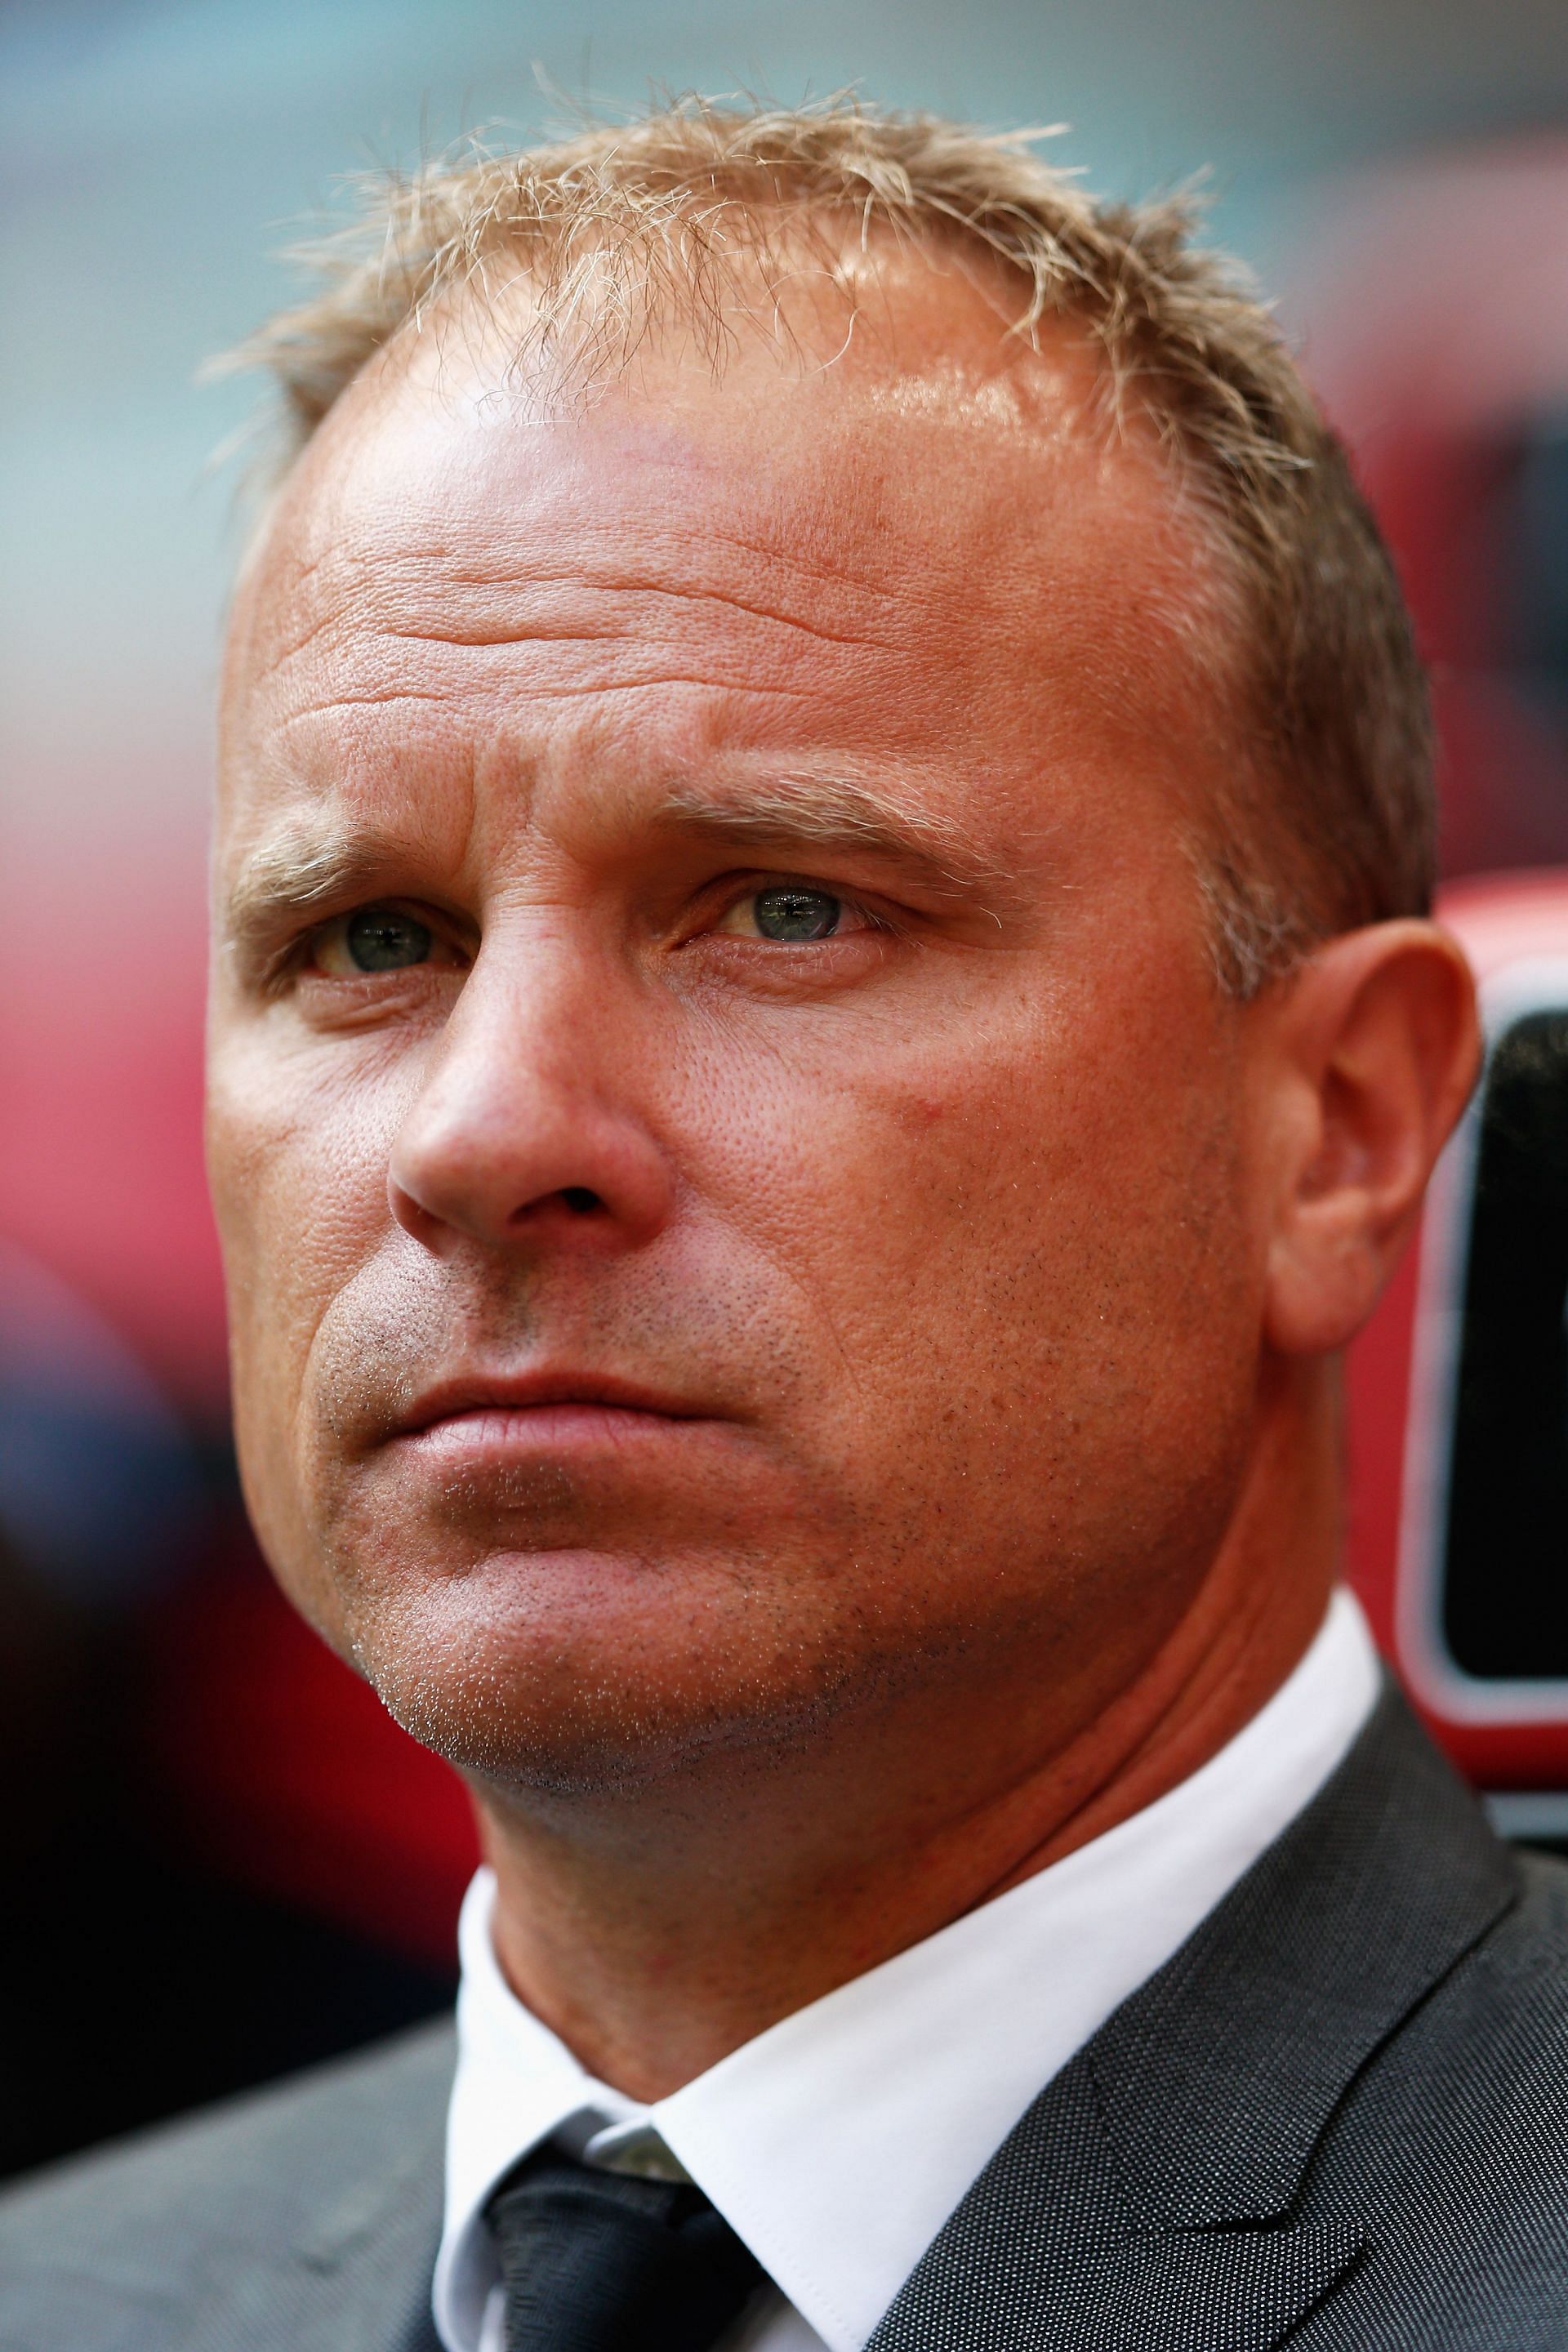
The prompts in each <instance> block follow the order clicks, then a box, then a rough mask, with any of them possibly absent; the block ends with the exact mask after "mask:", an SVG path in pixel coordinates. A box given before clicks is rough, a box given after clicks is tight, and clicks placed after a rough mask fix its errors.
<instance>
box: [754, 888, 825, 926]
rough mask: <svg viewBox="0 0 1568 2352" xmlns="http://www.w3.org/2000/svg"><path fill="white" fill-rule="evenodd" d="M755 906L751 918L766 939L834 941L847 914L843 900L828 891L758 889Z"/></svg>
mask: <svg viewBox="0 0 1568 2352" xmlns="http://www.w3.org/2000/svg"><path fill="white" fill-rule="evenodd" d="M752 907H753V909H754V912H753V917H752V919H753V920H754V922H755V923H756V926H757V929H758V930H759V932H760V933H761V934H762V936H763V939H764V940H826V939H831V938H832V936H833V934H834V932H835V931H836V930H837V929H838V925H839V921H840V919H841V917H842V915H843V912H844V908H843V904H842V901H841V900H839V899H837V898H834V897H833V896H832V895H831V894H830V893H829V892H828V891H826V890H803V889H800V888H798V887H795V886H794V885H786V886H784V887H779V888H775V889H772V890H759V891H758V892H757V895H756V897H755V898H754V899H753V900H752Z"/></svg>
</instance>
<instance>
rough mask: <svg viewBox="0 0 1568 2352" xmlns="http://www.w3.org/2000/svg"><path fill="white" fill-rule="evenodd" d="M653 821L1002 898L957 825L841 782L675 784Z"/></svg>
mask: <svg viewBox="0 0 1568 2352" xmlns="http://www.w3.org/2000/svg"><path fill="white" fill-rule="evenodd" d="M653 816H654V822H655V823H656V824H664V825H667V826H673V827H678V828H679V829H680V830H682V831H690V832H698V833H703V834H708V835H716V836H719V837H720V838H721V839H723V840H726V841H731V842H733V843H735V844H736V845H739V846H744V847H749V848H752V849H766V848H772V847H777V846H779V845H790V846H793V845H795V844H805V845H810V846H811V847H814V848H826V849H837V850H847V851H852V852H858V853H860V854H861V855H863V856H873V857H876V858H879V859H881V860H882V861H884V862H885V863H886V864H888V865H890V866H899V867H900V868H902V869H903V870H904V871H905V872H906V873H908V874H910V876H911V877H913V878H915V879H918V880H920V881H922V882H924V883H925V884H926V885H927V886H928V887H932V888H935V889H937V890H940V891H942V892H943V893H957V894H960V895H963V896H969V895H970V894H971V893H974V892H990V893H998V892H1000V893H1002V894H1003V895H1006V887H1005V886H1006V877H1005V874H1004V872H1003V871H1002V870H1001V869H1000V868H999V867H998V866H997V865H996V863H995V860H994V857H992V856H988V855H987V853H986V852H985V851H984V849H983V848H982V846H981V845H980V844H979V843H978V842H976V841H975V840H974V839H973V837H972V836H971V835H969V834H968V833H967V832H966V831H965V830H964V828H963V826H962V825H960V824H956V823H955V822H954V821H953V820H952V818H950V817H948V816H946V815H942V814H937V813H935V812H933V811H932V810H931V809H929V808H923V807H921V806H920V805H919V804H918V803H916V802H914V801H913V800H912V799H910V798H908V797H906V796H904V795H902V794H895V793H886V792H883V791H881V790H879V789H878V788H877V787H876V786H875V785H872V784H868V783H862V782H858V781H857V780H856V779H854V778H852V777H849V776H845V775H833V776H791V775H787V774H786V775H774V776H770V777H769V778H767V779H766V781H764V782H755V783H752V782H746V783H744V784H741V785H737V786H736V787H735V788H734V789H733V790H732V791H722V792H710V791H703V790H700V789H698V788H696V787H694V786H689V785H678V786H677V787H676V788H675V789H674V790H673V791H671V792H669V793H666V794H665V796H664V798H663V799H662V801H661V802H660V803H658V806H657V807H656V809H655V810H654V812H653Z"/></svg>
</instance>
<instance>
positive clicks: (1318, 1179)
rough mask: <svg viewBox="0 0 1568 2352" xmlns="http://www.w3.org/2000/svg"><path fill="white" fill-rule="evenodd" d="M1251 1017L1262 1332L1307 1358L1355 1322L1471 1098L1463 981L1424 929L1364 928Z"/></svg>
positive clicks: (1467, 981)
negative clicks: (1264, 1045) (1267, 1109)
mask: <svg viewBox="0 0 1568 2352" xmlns="http://www.w3.org/2000/svg"><path fill="white" fill-rule="evenodd" d="M1258 1010H1259V1011H1263V1010H1264V1007H1263V1006H1261V1005H1260V1006H1259V1007H1258ZM1266 1018H1268V1020H1269V1022H1270V1024H1271V1025H1270V1034H1269V1036H1268V1050H1267V1054H1266V1063H1267V1066H1268V1086H1269V1092H1270V1095H1271V1097H1272V1100H1271V1111H1272V1114H1273V1115H1272V1116H1271V1117H1270V1118H1268V1122H1267V1126H1268V1137H1269V1146H1270V1152H1271V1158H1272V1163H1273V1167H1272V1173H1273V1180H1274V1182H1273V1201H1274V1223H1273V1229H1272V1232H1271V1234H1270V1236H1269V1251H1268V1296H1267V1308H1266V1325H1265V1328H1266V1332H1267V1336H1268V1339H1269V1340H1270V1341H1271V1342H1272V1344H1273V1345H1274V1346H1275V1347H1276V1348H1278V1349H1280V1350H1281V1352H1282V1353H1284V1354H1287V1355H1319V1354H1324V1353H1327V1352H1328V1351H1329V1350H1331V1349H1336V1348H1342V1347H1343V1346H1344V1344H1345V1342H1346V1341H1347V1340H1348V1339H1351V1338H1352V1336H1353V1335H1354V1333H1355V1332H1356V1331H1357V1330H1358V1329H1359V1328H1360V1327H1361V1325H1362V1324H1363V1322H1364V1321H1365V1320H1366V1318H1367V1317H1368V1316H1369V1315H1370V1314H1371V1312H1372V1310H1373V1307H1374V1305H1375V1304H1376V1302H1377V1297H1378V1293H1379V1292H1380V1290H1381V1289H1382V1287H1383V1286H1384V1282H1385V1281H1386V1280H1387V1278H1388V1276H1389V1274H1390V1273H1391V1272H1392V1270H1393V1268H1394V1264H1395V1262H1396V1261H1397V1259H1398V1256H1399V1254H1400V1251H1401V1250H1402V1248H1403V1247H1404V1245H1405V1242H1406V1240H1407V1239H1408V1238H1409V1235H1410V1233H1411V1231H1412V1229H1413V1228H1414V1225H1415V1218H1416V1214H1417V1213H1418V1211H1419V1209H1420V1205H1421V1196H1422V1194H1423V1192H1425V1191H1426V1180H1427V1178H1428V1177H1429V1176H1430V1175H1431V1172H1432V1169H1433V1166H1434V1164H1435V1162H1436V1158H1437V1154H1438V1153H1439V1151H1441V1150H1442V1148H1443V1146H1444V1144H1445V1143H1446V1142H1447V1139H1448V1136H1449V1134H1450V1133H1451V1132H1452V1130H1453V1128H1454V1125H1455V1122H1456V1121H1457V1120H1458V1117H1459V1114H1460V1112H1461V1111H1462V1110H1463V1109H1464V1107H1465V1103H1466V1101H1467V1099H1468V1095H1469V1092H1470V1088H1471V1087H1472V1086H1473V1085H1474V1084H1475V1079H1476V1072H1477V1070H1478V1068H1479V1064H1480V1024H1479V1018H1478V1015H1477V1010H1476V992H1475V982H1474V979H1473V978H1472V976H1471V972H1470V968H1469V965H1468V963H1467V962H1466V961H1465V956H1464V952H1463V950H1461V949H1460V947H1459V946H1458V942H1457V941H1456V940H1452V939H1450V937H1449V936H1448V934H1447V931H1444V930H1441V929H1439V928H1438V927H1437V925H1436V923H1428V922H1416V921H1401V922H1391V923H1373V924H1370V925H1368V926H1367V928H1366V929H1363V930H1358V931H1347V932H1346V933H1345V934H1344V936H1343V937H1342V938H1341V939H1337V940H1330V941H1329V943H1328V945H1327V946H1326V947H1324V948H1321V950H1319V952H1318V953H1317V954H1316V955H1315V956H1313V957H1312V958H1311V959H1310V961H1309V962H1308V963H1306V964H1305V965H1303V966H1302V968H1301V969H1300V971H1298V972H1296V973H1294V974H1293V975H1292V976H1291V978H1290V979H1289V981H1287V982H1285V983H1284V984H1283V987H1282V989H1281V991H1280V993H1279V997H1278V999H1277V1001H1276V1002H1275V1003H1274V1004H1273V1006H1272V1007H1271V1008H1269V1010H1268V1014H1267V1015H1266Z"/></svg>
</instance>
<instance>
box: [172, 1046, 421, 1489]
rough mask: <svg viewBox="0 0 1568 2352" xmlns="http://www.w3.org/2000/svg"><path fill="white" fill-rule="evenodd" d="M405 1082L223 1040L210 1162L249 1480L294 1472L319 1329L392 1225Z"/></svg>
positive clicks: (272, 1480)
mask: <svg viewBox="0 0 1568 2352" xmlns="http://www.w3.org/2000/svg"><path fill="white" fill-rule="evenodd" d="M404 1094H405V1087H402V1086H399V1085H396V1084H395V1083H394V1082H391V1081H390V1080H388V1081H386V1082H384V1083H381V1084H366V1083H365V1082H364V1079H363V1074H361V1075H360V1076H357V1077H356V1078H354V1079H353V1081H352V1082H350V1081H349V1080H348V1077H347V1073H346V1071H345V1072H342V1073H337V1072H334V1073H331V1074H328V1073H324V1072H322V1071H321V1070H319V1069H312V1068H311V1067H310V1066H309V1065H308V1064H306V1063H304V1062H303V1061H296V1060H294V1059H293V1058H292V1057H290V1056H289V1055H279V1054H275V1053H273V1052H272V1051H270V1050H269V1049H268V1047H267V1045H265V1043H264V1041H263V1040H262V1039H260V1038H258V1037H257V1036H255V1035H254V1034H250V1035H246V1034H243V1033H242V1034H239V1035H238V1036H237V1037H235V1038H234V1039H232V1040H229V1041H226V1042H220V1043H219V1044H218V1045H216V1046H215V1049H214V1052H213V1055H212V1056H211V1060H210V1063H209V1075H208V1096H207V1100H208V1108H207V1162H208V1171H209V1177H210V1181H211V1187H212V1195H213V1205H214V1209H215V1212H216V1218H217V1224H218V1233H219V1237H220V1240H221V1242H222V1244H223V1258H224V1271H225V1276H226V1285H227V1291H228V1304H229V1327H230V1347H231V1354H232V1358H233V1371H234V1389H235V1417H236V1424H237V1433H238V1437H239V1444H240V1449H241V1454H242V1459H243V1461H244V1464H245V1467H246V1471H247V1479H248V1480H250V1481H253V1482H257V1483H261V1484H265V1485H266V1486H268V1487H270V1486H275V1485H276V1484H277V1483H278V1481H279V1479H280V1478H282V1477H287V1476H288V1475H289V1471H290V1465H289V1463H288V1462H287V1461H286V1460H285V1459H284V1458H283V1457H284V1456H285V1455H286V1454H287V1451H288V1448H289V1444H290V1442H291V1440H292V1437H293V1434H294V1433H295V1431H296V1430H297V1428H298V1427H299V1422H298V1417H297V1412H296V1408H297V1405H298V1402H299V1398H300V1389H301V1385H302V1383H303V1381H304V1379H305V1375H306V1369H307V1365H308V1362H309V1359H310V1349H311V1346H312V1344H313V1341H314V1339H315V1336H316V1333H317V1330H318V1329H319V1328H320V1325H321V1319H322V1318H323V1316H324V1315H325V1314H326V1313H327V1312H328V1311H329V1309H330V1307H331V1303H332V1301H333V1299H334V1298H335V1297H337V1296H338V1295H339V1293H340V1292H341V1291H342V1289H343V1287H344V1286H345V1285H346V1284H348V1283H349V1282H350V1281H352V1279H353V1276H354V1274H355V1272H356V1271H357V1269H358V1268H359V1267H360V1266H361V1265H363V1263H364V1261H365V1259H366V1258H367V1257H368V1256H369V1255H371V1254H372V1253H373V1252H374V1250H375V1249H376V1247H377V1246H378V1245H379V1244H381V1242H382V1240H383V1239H384V1234H385V1231H386V1225H387V1218H388V1212H387V1204H386V1169H387V1162H388V1157H389V1154H390V1151H391V1148H392V1139H393V1137H394V1135H395V1130H396V1123H397V1118H398V1117H399V1115H400V1111H401V1107H402V1101H403V1097H404Z"/></svg>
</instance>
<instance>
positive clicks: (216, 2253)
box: [0, 2020, 454, 2352]
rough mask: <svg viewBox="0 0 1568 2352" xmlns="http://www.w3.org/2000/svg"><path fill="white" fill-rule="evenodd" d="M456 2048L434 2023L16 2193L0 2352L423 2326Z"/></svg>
mask: <svg viewBox="0 0 1568 2352" xmlns="http://www.w3.org/2000/svg"><path fill="white" fill-rule="evenodd" d="M453 2056H454V2040H453V2032H452V2027H451V2023H450V2021H448V2020H443V2021H441V2022H440V2023H439V2024H437V2025H435V2026H423V2027H420V2028H418V2029H417V2030H416V2032H412V2033H408V2034H402V2035H399V2036H398V2037H397V2038H396V2039H395V2040H394V2041H391V2042H383V2043H380V2044H378V2045H377V2046H376V2047H375V2048H374V2049H373V2050H370V2051H368V2052H362V2053H356V2055H354V2056H353V2057H352V2058H350V2059H347V2060H340V2061H338V2062H336V2063H333V2064H331V2065H329V2066H324V2067H321V2068H317V2069H313V2070H312V2071H311V2073H310V2074H304V2075H300V2076H297V2077H294V2078H293V2079H291V2080H289V2081H288V2082H286V2083H283V2084H277V2085H274V2086H272V2087H270V2088H268V2089H267V2090H265V2091H262V2092H260V2093H256V2094H251V2095H247V2096H246V2097H244V2098H242V2099H237V2100H234V2101H232V2102H228V2103H226V2104H225V2105H222V2106H220V2107H214V2108H210V2109H206V2110H204V2111H203V2112H201V2113H200V2114H198V2115H196V2116H192V2117H189V2118H184V2119H182V2120H180V2121H179V2122H177V2123H174V2124H172V2125H164V2126H160V2127H159V2128H158V2129H157V2130H155V2131H152V2132H148V2133H144V2134H140V2135H138V2136H137V2137H135V2138H133V2139H130V2140H125V2141H121V2142H119V2143H117V2144H115V2145H114V2146H112V2147H108V2148H105V2149H101V2150H98V2151H95V2152H94V2153H93V2154H92V2155H90V2156H88V2157H85V2158H74V2159H72V2160H71V2161H69V2162H68V2163H66V2164H63V2165H59V2166H56V2167H53V2168H50V2169H49V2170H48V2171H47V2172H44V2173H38V2174H36V2175H34V2176H33V2177H32V2178H31V2179H26V2180H24V2181H22V2182H21V2183H19V2184H17V2185H16V2186H15V2187H12V2188H10V2189H7V2190H6V2191H5V2194H4V2195H3V2196H0V2352H55V2347H60V2352H66V2347H69V2352H132V2347H135V2352H146V2347H148V2346H149V2345H152V2344H157V2345H159V2346H160V2347H166V2352H176V2347H178V2352H184V2347H187V2346H189V2347H192V2352H195V2347H196V2346H197V2345H201V2346H202V2347H211V2352H263V2347H266V2352H272V2347H277V2352H282V2347H285V2346H287V2347H289V2352H306V2347H315V2346H316V2345H317V2344H318V2343H319V2344H320V2345H321V2346H322V2347H325V2346H326V2345H327V2344H329V2343H331V2345H332V2346H333V2347H334V2352H351V2347H361V2346H363V2347H364V2352H373V2347H374V2352H396V2347H398V2346H399V2345H400V2343H403V2342H408V2343H413V2342H416V2341H418V2340H419V2336H418V2331H417V2320H418V2317H419V2315H420V2314H421V2313H422V2311H423V2308H424V2307H425V2304H426V2301H427V2292H428V2284H429V2275H430V2264H431V2262H432V2259H433V2257H434V2252H435V2247H436V2242H437V2235H438V2231H439V2219H440V2197H441V2177H442V2163H441V2148H442V2138H443V2133H444V2128H445V2123H446V2107H447V2092H448V2090H449V2087H450V2084H451V2078H452V2066H453ZM410 2326H414V2330H415V2332H414V2333H413V2334H412V2335H410V2334H409V2332H408V2331H409V2327H410Z"/></svg>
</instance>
